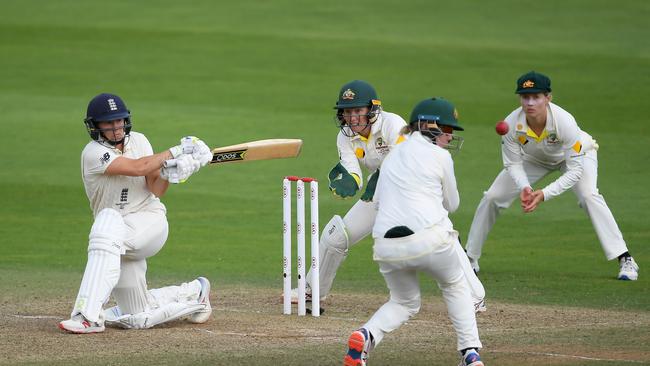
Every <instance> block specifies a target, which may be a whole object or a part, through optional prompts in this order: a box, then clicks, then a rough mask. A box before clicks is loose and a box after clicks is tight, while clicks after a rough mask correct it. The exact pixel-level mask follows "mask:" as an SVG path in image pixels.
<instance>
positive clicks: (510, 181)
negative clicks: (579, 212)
mask: <svg viewBox="0 0 650 366" xmlns="http://www.w3.org/2000/svg"><path fill="white" fill-rule="evenodd" d="M515 93H516V94H518V95H519V102H520V104H521V107H519V108H517V109H515V110H514V111H513V112H512V113H510V115H508V117H506V119H505V121H506V122H507V124H508V126H509V130H508V131H509V132H508V133H507V134H506V135H504V136H503V137H502V139H501V151H502V155H503V165H504V169H503V170H502V171H501V173H499V175H498V176H497V178H496V179H495V180H494V182H493V183H492V185H491V186H490V188H489V189H488V190H487V192H485V194H484V195H483V199H482V200H481V202H480V203H479V205H478V207H477V208H476V213H475V214H474V220H473V221H472V226H471V229H470V231H469V237H468V239H467V246H466V248H467V255H468V256H469V257H470V261H471V262H472V266H473V267H474V270H475V271H477V272H478V271H479V265H478V260H479V258H480V257H481V250H482V248H483V243H484V242H485V239H486V238H487V235H488V233H489V232H490V229H492V226H493V225H494V222H495V221H496V219H497V217H498V215H499V212H500V211H501V210H502V209H504V208H507V207H509V206H510V204H511V203H512V201H513V200H514V199H515V198H516V197H517V196H519V198H520V199H521V206H522V208H523V210H524V212H533V211H534V210H535V209H536V208H537V206H538V205H540V204H541V203H542V202H544V201H548V200H550V199H552V198H553V197H556V196H559V195H560V194H562V193H563V192H564V191H566V190H568V189H573V192H574V193H575V195H576V197H577V198H578V202H579V205H580V206H581V207H582V208H583V209H584V210H585V212H586V213H587V215H588V216H589V218H590V219H591V223H592V225H593V226H594V229H595V230H596V234H597V235H598V239H599V240H600V244H601V246H602V248H603V251H604V252H605V257H606V258H607V260H612V259H614V258H618V261H619V272H618V279H619V280H631V281H634V280H636V279H637V278H638V271H639V266H638V265H637V264H636V262H635V261H634V259H633V258H632V257H631V256H630V253H629V251H628V249H627V246H626V244H625V241H624V240H623V235H622V234H621V231H620V230H619V228H618V225H617V224H616V221H615V220H614V216H613V215H612V213H611V211H610V210H609V207H607V203H605V199H604V198H603V196H602V195H601V194H600V193H599V192H598V187H597V177H598V155H597V150H598V145H597V144H596V141H595V140H594V139H593V138H592V137H591V136H590V135H589V134H587V133H586V132H584V131H582V130H580V127H578V125H577V123H576V120H575V119H574V118H573V116H572V115H571V114H570V113H569V112H567V111H565V110H564V109H562V108H561V107H559V106H558V105H556V104H553V103H551V101H552V94H551V80H550V79H549V78H548V77H547V76H546V75H543V74H540V73H538V72H534V71H531V72H528V73H526V74H524V75H522V76H521V77H520V78H519V79H518V80H517V89H516V91H515ZM556 170H558V171H560V172H561V173H562V174H561V175H560V177H558V179H556V180H555V181H553V182H552V183H550V184H549V185H547V186H546V187H544V188H543V189H537V190H533V188H532V187H533V185H534V184H535V183H536V182H537V181H539V180H540V179H541V178H543V177H544V176H546V175H547V174H549V173H550V172H552V171H556Z"/></svg>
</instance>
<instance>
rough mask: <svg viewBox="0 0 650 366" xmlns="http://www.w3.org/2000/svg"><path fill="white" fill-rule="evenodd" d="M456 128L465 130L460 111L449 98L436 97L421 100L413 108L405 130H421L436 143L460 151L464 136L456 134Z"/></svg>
mask: <svg viewBox="0 0 650 366" xmlns="http://www.w3.org/2000/svg"><path fill="white" fill-rule="evenodd" d="M454 130H457V131H463V130H464V128H463V127H461V125H460V124H458V111H457V110H456V108H455V107H454V105H453V104H452V103H451V102H449V101H448V100H446V99H444V98H441V97H434V98H427V99H425V100H423V101H421V102H420V103H418V104H417V105H416V106H415V107H414V108H413V111H412V112H411V117H410V118H409V126H408V128H407V130H406V131H405V132H412V131H420V133H422V135H423V136H426V137H428V138H430V139H431V141H432V142H433V143H435V144H436V145H438V146H440V147H443V148H445V149H447V150H451V151H458V150H460V148H461V147H462V146H463V138H462V137H460V136H458V135H454Z"/></svg>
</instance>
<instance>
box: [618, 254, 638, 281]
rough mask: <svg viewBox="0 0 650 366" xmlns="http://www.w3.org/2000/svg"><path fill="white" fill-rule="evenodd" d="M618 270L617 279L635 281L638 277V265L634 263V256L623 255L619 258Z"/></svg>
mask: <svg viewBox="0 0 650 366" xmlns="http://www.w3.org/2000/svg"><path fill="white" fill-rule="evenodd" d="M619 266H620V270H619V271H618V279H619V280H624V281H636V280H637V278H639V265H638V264H636V262H635V261H634V258H632V257H623V258H621V259H620V260H619Z"/></svg>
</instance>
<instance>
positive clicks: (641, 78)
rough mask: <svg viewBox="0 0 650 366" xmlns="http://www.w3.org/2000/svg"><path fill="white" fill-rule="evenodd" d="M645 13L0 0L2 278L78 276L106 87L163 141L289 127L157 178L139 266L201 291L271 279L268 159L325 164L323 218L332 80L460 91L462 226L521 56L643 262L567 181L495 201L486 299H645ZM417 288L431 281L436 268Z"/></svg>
mask: <svg viewBox="0 0 650 366" xmlns="http://www.w3.org/2000/svg"><path fill="white" fill-rule="evenodd" d="M649 15H650V4H648V3H647V2H645V1H622V2H619V3H616V4H614V3H612V2H610V1H576V0H573V1H563V2H559V1H550V2H538V1H517V2H515V1H505V0H501V1H491V2H479V1H456V2H449V3H438V2H430V1H410V2H399V3H398V2H391V1H355V2H339V1H333V2H305V3H301V4H298V3H295V2H291V1H273V2H262V1H239V2H228V3H225V2H213V1H192V2H188V3H186V2H178V1H155V2H154V1H139V2H130V1H112V2H110V3H105V2H97V1H85V2H82V1H57V2H47V1H17V0H16V1H9V0H7V1H3V3H2V12H0V54H1V55H2V57H1V58H0V116H1V117H0V124H1V125H2V127H3V130H4V132H3V133H2V134H1V136H0V156H1V158H0V159H1V161H2V169H0V198H1V201H2V204H1V205H0V268H1V269H2V274H3V276H2V277H3V278H6V279H8V280H7V281H2V284H1V285H0V290H2V292H7V293H11V294H20V293H22V292H21V291H24V293H25V295H29V294H30V293H33V291H42V293H45V294H50V295H52V296H56V294H57V293H60V292H61V290H62V289H64V290H65V292H66V293H70V292H74V290H76V287H77V286H78V281H79V278H80V277H81V274H82V272H83V268H84V265H85V248H86V245H87V244H86V241H87V235H88V230H89V228H90V225H91V213H90V210H89V208H88V203H87V200H86V198H85V195H84V191H83V185H82V183H81V180H80V175H79V154H80V151H81V149H82V148H83V146H84V145H85V144H86V143H87V141H88V136H87V134H86V132H85V129H84V126H83V123H82V119H83V117H84V115H85V107H86V105H87V102H88V101H89V100H90V98H91V97H92V96H94V95H96V94H98V93H100V92H104V91H109V92H114V93H117V94H119V95H120V96H122V97H123V98H124V99H125V101H126V103H127V105H128V106H129V108H130V109H131V111H132V114H133V123H134V130H136V131H139V132H143V133H145V134H146V135H147V136H148V137H149V139H150V141H151V142H152V145H153V146H154V149H156V150H157V151H160V150H162V149H165V148H168V147H170V146H172V145H174V144H176V143H177V141H178V138H180V137H181V136H183V135H189V134H192V135H197V136H199V137H201V138H202V139H204V140H205V141H206V142H208V144H210V145H212V146H219V145H229V144H234V143H239V142H242V141H247V140H255V139H262V138H282V137H296V138H302V139H303V140H304V141H305V144H304V148H303V152H302V154H301V156H300V157H299V158H298V159H293V160H277V161H268V162H254V163H250V164H239V165H230V166H222V167H212V168H209V169H205V170H204V171H202V172H201V173H200V174H198V175H196V176H194V177H192V178H191V179H190V181H189V183H188V184H183V185H180V186H177V187H171V188H170V190H169V191H168V193H167V195H166V196H165V197H164V198H163V201H164V203H165V204H166V206H167V208H168V211H169V213H168V218H169V221H170V227H171V231H170V237H169V240H168V243H167V244H166V246H165V248H164V249H163V250H162V252H161V253H159V254H158V255H157V256H155V257H154V258H151V260H150V261H149V278H150V280H151V283H152V284H154V285H158V284H163V283H168V282H179V281H181V280H185V279H189V278H193V277H195V276H198V275H206V276H208V277H209V278H211V279H213V281H214V282H215V286H214V287H215V289H216V290H217V291H218V288H219V283H225V284H238V283H241V284H250V285H254V286H260V287H268V288H270V287H273V288H275V287H277V289H278V291H280V288H281V273H280V266H281V231H280V224H281V199H280V192H281V183H280V182H281V177H282V176H284V175H288V174H298V175H305V176H315V177H317V178H319V179H320V180H321V181H322V182H323V183H322V184H321V195H320V202H321V213H320V216H321V227H322V226H323V225H324V224H325V223H326V222H327V220H329V218H330V217H331V216H332V215H333V214H344V213H345V212H346V211H347V209H348V208H349V207H350V206H351V205H352V204H353V201H336V200H334V199H332V198H331V197H330V194H329V192H327V188H326V186H325V183H324V182H326V177H327V172H328V171H329V169H330V168H331V167H332V166H333V165H334V164H335V163H336V161H337V153H336V147H335V136H336V133H337V129H336V127H335V125H334V123H333V110H332V106H333V105H334V102H335V100H336V93H337V91H338V89H339V87H340V86H341V85H342V84H343V83H345V82H347V81H349V80H351V79H355V78H359V79H365V80H368V81H370V82H371V83H372V84H373V85H374V86H375V87H376V89H377V90H378V92H379V94H380V96H381V98H382V100H383V104H384V106H385V109H386V110H388V111H391V112H395V113H398V114H400V115H402V116H403V117H405V118H408V115H409V113H410V110H411V108H412V106H413V105H414V104H415V103H417V102H418V101H419V100H421V99H423V98H425V97H429V96H436V95H439V96H444V97H446V98H448V99H450V100H451V101H453V102H454V103H455V104H456V106H457V108H458V110H459V112H460V121H461V124H462V125H463V126H464V127H465V128H466V131H465V132H464V133H463V134H462V135H463V136H464V138H465V145H464V147H463V150H462V151H461V153H460V154H457V155H456V156H455V162H456V174H457V179H458V182H459V188H460V192H461V207H460V209H459V210H458V212H456V213H455V214H454V215H453V216H452V220H453V221H454V224H455V226H456V228H457V229H458V230H459V231H461V233H462V237H463V239H464V238H465V237H466V235H467V232H468V230H469V224H470V222H471V219H472V216H473V213H474V209H475V208H476V205H477V204H478V201H479V200H480V197H481V195H482V192H483V191H484V190H485V189H487V187H488V186H489V185H490V183H491V182H492V180H493V179H494V177H495V176H496V174H497V173H498V172H499V170H500V168H501V162H500V145H499V140H498V138H497V136H496V135H495V134H494V131H493V128H494V123H495V122H496V121H497V120H499V119H502V118H503V117H505V116H506V115H507V114H508V113H509V112H510V111H511V110H512V109H514V108H515V107H516V106H517V99H516V97H515V95H514V94H513V91H514V81H515V80H516V78H517V77H518V76H519V75H520V74H522V73H523V72H526V71H528V70H531V69H535V70H537V71H541V72H545V73H547V74H548V75H550V76H551V78H552V80H553V90H554V101H555V102H556V103H557V104H559V105H561V106H563V107H564V108H566V109H567V110H569V111H570V112H571V113H573V115H574V116H575V117H576V119H577V120H578V123H579V124H580V126H581V127H582V128H583V129H584V130H585V131H587V132H589V133H591V134H592V135H593V136H594V137H595V138H596V139H597V140H598V141H599V143H600V150H599V172H600V174H599V188H600V191H601V193H602V194H603V195H604V196H605V198H606V200H607V203H608V205H609V207H610V208H611V210H612V212H613V213H614V216H615V217H616V219H617V221H618V224H619V226H620V228H621V230H622V232H623V234H624V237H625V239H626V241H627V243H628V247H629V248H630V250H631V252H632V254H633V255H634V256H635V258H636V260H637V262H639V263H640V265H641V276H640V280H639V281H637V282H630V283H623V282H619V281H615V280H614V278H615V275H616V271H617V266H616V265H615V264H614V263H608V262H606V261H605V260H604V256H603V253H602V250H601V249H600V245H599V242H598V239H597V238H596V235H595V233H594V231H593V229H592V227H591V223H590V221H589V220H588V218H587V216H586V215H585V214H584V212H583V211H582V210H581V209H580V208H579V207H578V206H577V204H576V199H575V197H574V196H573V195H572V193H569V192H567V193H566V194H564V195H562V196H561V197H559V198H557V199H554V200H552V201H549V202H546V203H544V204H543V205H542V206H541V207H540V208H539V209H538V210H537V211H536V212H535V213H533V214H530V215H524V214H523V213H521V211H520V210H519V209H518V208H517V207H516V206H517V204H515V205H514V206H515V207H513V208H511V209H509V210H506V211H505V212H504V214H503V215H502V217H501V218H500V219H499V220H498V222H497V224H496V226H495V229H494V230H493V231H492V233H491V235H490V237H489V239H488V242H487V243H486V246H485V248H484V257H483V258H482V260H481V269H482V272H481V275H482V277H481V278H482V280H483V282H484V285H485V287H486V290H487V293H488V297H489V298H491V299H495V300H498V301H505V302H512V303H531V304H555V305H566V306H578V307H593V308H620V309H630V310H645V311H647V310H648V309H649V308H650V303H649V302H648V298H649V296H650V291H649V286H648V280H647V278H648V276H646V275H645V273H646V272H645V270H646V268H648V265H647V263H648V260H649V259H650V252H649V250H648V242H649V241H650V230H649V229H648V227H649V223H650V221H649V220H648V216H647V209H648V207H650V194H649V193H648V190H647V182H648V180H649V175H650V174H649V173H648V169H647V168H648V160H649V158H650V153H649V152H648V148H647V147H648V146H649V145H650V127H648V122H649V121H648V115H647V113H646V105H645V103H646V99H647V97H648V95H649V92H650V88H649V86H648V85H650V76H649V75H650V74H649V73H648V67H649V66H650V48H649V47H648V41H647V40H648V39H649V38H650V30H649V28H648V26H647V24H646V22H647V18H648V16H649ZM556 176H557V175H553V176H552V177H551V178H550V179H553V177H556ZM548 181H549V179H547V180H546V181H545V182H548ZM15 281H18V282H19V283H31V285H30V288H23V287H21V286H14V283H15ZM28 281H29V282H28ZM423 288H424V291H425V292H428V293H431V292H434V293H435V292H437V289H435V286H434V285H432V284H431V283H430V281H423ZM71 289H72V290H71ZM334 291H335V292H336V291H342V292H349V291H354V292H359V293H376V292H381V291H384V292H385V285H384V282H383V279H382V278H381V276H380V275H379V273H378V271H377V266H376V265H375V264H374V263H373V262H372V260H371V242H370V240H368V239H366V240H364V241H363V242H362V243H361V244H359V245H358V246H357V247H355V248H354V249H353V250H352V251H351V254H350V256H349V258H348V260H347V261H346V263H345V264H344V265H343V266H342V267H341V269H340V271H339V273H338V275H337V279H336V281H335V285H334ZM72 302H73V298H70V304H71V305H72ZM280 307H281V305H280V304H278V311H280Z"/></svg>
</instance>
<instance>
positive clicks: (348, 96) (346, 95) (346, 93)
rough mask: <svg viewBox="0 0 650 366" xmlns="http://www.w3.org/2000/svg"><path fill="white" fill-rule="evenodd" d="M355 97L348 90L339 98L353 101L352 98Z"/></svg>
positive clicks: (350, 90)
mask: <svg viewBox="0 0 650 366" xmlns="http://www.w3.org/2000/svg"><path fill="white" fill-rule="evenodd" d="M355 95H356V94H354V92H353V91H352V89H348V90H346V91H344V92H343V94H341V98H343V99H348V100H352V99H354V96H355Z"/></svg>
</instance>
